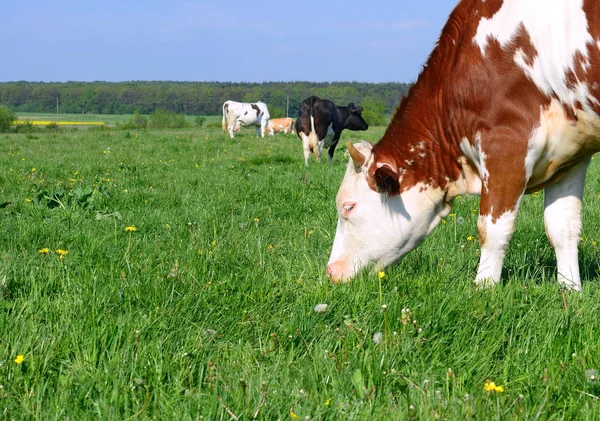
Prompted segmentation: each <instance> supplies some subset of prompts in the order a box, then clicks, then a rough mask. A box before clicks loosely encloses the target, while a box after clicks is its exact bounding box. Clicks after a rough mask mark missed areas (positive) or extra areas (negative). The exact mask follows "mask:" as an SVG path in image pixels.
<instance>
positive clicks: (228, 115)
mask: <svg viewBox="0 0 600 421" xmlns="http://www.w3.org/2000/svg"><path fill="white" fill-rule="evenodd" d="M269 118H270V115H269V109H268V108H267V104H265V103H264V102H260V101H258V102H252V103H250V104H247V103H244V102H236V101H225V103H224V104H223V120H222V122H221V125H222V126H223V133H225V132H226V131H227V132H228V133H229V137H230V138H232V139H233V132H234V131H235V128H236V127H239V126H241V127H245V126H256V136H257V137H258V133H259V130H260V135H261V136H262V137H265V127H266V126H267V121H269Z"/></svg>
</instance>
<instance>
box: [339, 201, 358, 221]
mask: <svg viewBox="0 0 600 421" xmlns="http://www.w3.org/2000/svg"><path fill="white" fill-rule="evenodd" d="M355 206H356V203H354V202H344V204H343V205H342V209H343V213H344V217H346V218H348V216H350V212H352V209H354V207H355Z"/></svg>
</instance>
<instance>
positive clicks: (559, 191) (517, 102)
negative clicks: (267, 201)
mask: <svg viewBox="0 0 600 421" xmlns="http://www.w3.org/2000/svg"><path fill="white" fill-rule="evenodd" d="M598 150H600V7H598V5H597V3H596V2H595V1H594V0H504V1H502V0H486V1H482V0H462V1H460V2H459V4H458V5H457V6H456V8H455V9H454V11H453V12H452V14H451V15H450V18H449V20H448V22H447V23H446V25H445V27H444V29H443V30H442V34H441V36H440V39H439V41H438V44H437V45H436V47H435V48H434V50H433V52H432V53H431V55H430V57H429V59H428V61H427V64H426V66H425V67H424V69H423V71H422V73H421V74H420V76H419V78H418V80H417V82H416V83H415V84H414V86H413V87H412V88H411V90H410V91H409V93H408V95H407V96H406V97H405V98H404V99H403V100H402V102H401V104H400V106H399V108H398V109H397V111H396V113H395V115H394V117H393V119H392V121H391V123H390V124H389V126H388V128H387V130H386V132H385V133H384V135H383V137H382V138H381V139H380V141H379V142H378V143H377V144H376V145H374V146H373V145H371V144H370V143H366V142H364V143H360V144H357V145H355V146H352V145H349V152H350V155H351V159H350V162H349V164H348V167H347V170H346V174H345V177H344V179H343V181H342V184H341V187H340V189H339V192H338V195H337V209H338V213H339V219H338V225H337V232H336V236H335V240H334V243H333V249H332V252H331V257H330V260H329V264H328V266H327V272H328V274H329V276H330V277H331V279H332V280H334V281H338V280H347V279H350V278H352V277H353V276H354V275H355V274H356V273H357V272H358V271H359V270H360V269H361V268H363V267H365V266H367V265H369V264H375V267H376V268H382V267H385V266H387V265H389V264H391V263H393V262H395V261H397V260H399V259H400V258H401V257H402V256H404V255H405V254H406V253H408V252H409V251H410V250H412V249H414V248H415V247H416V246H418V245H419V244H420V243H421V242H422V241H423V240H424V239H425V237H427V235H428V234H429V233H430V232H431V230H433V229H434V228H435V227H436V226H437V225H438V223H439V222H440V220H441V218H442V217H444V216H446V215H447V214H448V212H449V211H450V208H451V207H452V201H453V199H454V198H455V197H456V196H457V195H462V194H465V193H475V194H480V195H481V201H480V209H479V220H478V223H477V227H478V231H479V242H480V246H481V257H480V261H479V268H478V271H477V276H476V280H475V282H476V283H477V284H478V285H491V284H495V283H497V282H498V281H499V280H500V275H501V271H502V263H503V260H504V254H505V251H506V249H507V246H508V243H509V240H510V238H511V236H512V233H513V230H514V226H515V218H516V216H517V212H518V209H519V204H520V203H521V200H522V198H523V195H524V194H526V193H531V192H535V191H538V190H541V189H544V191H545V196H544V206H545V209H544V222H545V226H546V234H547V236H548V239H549V241H550V244H551V245H552V246H553V247H554V250H555V253H556V259H557V270H558V281H559V282H560V283H561V284H563V285H564V286H565V287H567V288H570V289H575V290H579V289H580V288H581V281H580V276H579V266H578V262H577V245H578V243H579V234H580V231H581V204H582V198H583V188H584V183H585V176H586V171H587V167H588V165H589V163H590V159H591V156H592V155H593V154H594V153H595V152H597V151H598Z"/></svg>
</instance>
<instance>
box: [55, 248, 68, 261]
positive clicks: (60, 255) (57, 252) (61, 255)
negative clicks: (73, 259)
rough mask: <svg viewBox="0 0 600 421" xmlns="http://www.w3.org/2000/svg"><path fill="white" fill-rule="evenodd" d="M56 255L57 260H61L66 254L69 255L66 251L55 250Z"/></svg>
mask: <svg viewBox="0 0 600 421" xmlns="http://www.w3.org/2000/svg"><path fill="white" fill-rule="evenodd" d="M56 254H58V258H59V259H62V258H63V257H65V256H66V255H67V254H69V251H68V250H63V249H57V250H56Z"/></svg>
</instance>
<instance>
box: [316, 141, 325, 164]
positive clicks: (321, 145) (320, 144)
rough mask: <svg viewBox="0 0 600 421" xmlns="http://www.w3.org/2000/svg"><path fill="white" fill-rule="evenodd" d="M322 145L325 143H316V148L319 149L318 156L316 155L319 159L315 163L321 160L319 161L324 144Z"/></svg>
mask: <svg viewBox="0 0 600 421" xmlns="http://www.w3.org/2000/svg"><path fill="white" fill-rule="evenodd" d="M324 143H325V142H324V141H323V140H319V142H318V148H319V155H318V156H319V157H318V159H317V161H320V160H321V159H320V158H321V155H323V144H324Z"/></svg>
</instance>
